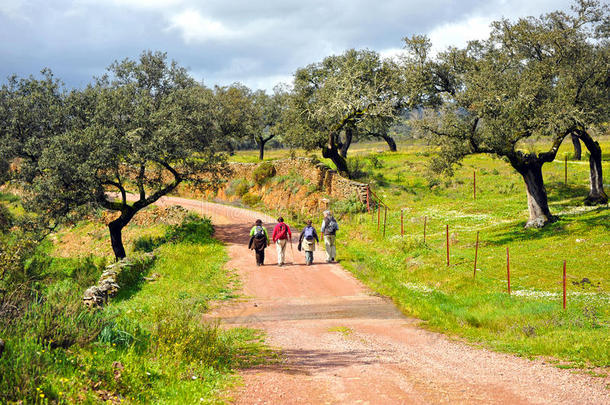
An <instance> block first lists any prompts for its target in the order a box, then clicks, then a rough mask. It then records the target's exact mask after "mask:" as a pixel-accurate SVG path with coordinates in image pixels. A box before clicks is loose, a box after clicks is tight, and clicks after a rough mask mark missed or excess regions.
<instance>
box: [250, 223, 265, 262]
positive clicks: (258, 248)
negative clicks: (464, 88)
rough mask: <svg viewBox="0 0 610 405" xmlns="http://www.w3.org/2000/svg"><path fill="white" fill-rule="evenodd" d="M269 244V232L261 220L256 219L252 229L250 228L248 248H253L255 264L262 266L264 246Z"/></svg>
mask: <svg viewBox="0 0 610 405" xmlns="http://www.w3.org/2000/svg"><path fill="white" fill-rule="evenodd" d="M267 246H269V234H268V233H267V230H266V229H265V227H264V226H263V221H261V220H260V219H257V220H256V222H255V224H254V226H253V227H252V229H250V243H249V244H248V249H254V252H255V256H256V265H257V266H262V265H263V264H264V263H265V248H266V247H267Z"/></svg>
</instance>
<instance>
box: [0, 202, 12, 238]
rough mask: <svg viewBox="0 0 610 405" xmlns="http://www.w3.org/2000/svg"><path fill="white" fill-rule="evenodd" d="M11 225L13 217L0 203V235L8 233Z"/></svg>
mask: <svg viewBox="0 0 610 405" xmlns="http://www.w3.org/2000/svg"><path fill="white" fill-rule="evenodd" d="M12 224H13V215H12V214H11V212H10V211H9V209H8V208H7V207H6V206H5V205H4V204H2V203H0V233H4V232H6V231H8V230H9V228H10V227H11V226H12Z"/></svg>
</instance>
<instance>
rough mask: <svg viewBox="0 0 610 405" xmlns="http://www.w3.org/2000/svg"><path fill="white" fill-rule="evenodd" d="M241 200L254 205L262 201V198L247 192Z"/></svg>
mask: <svg viewBox="0 0 610 405" xmlns="http://www.w3.org/2000/svg"><path fill="white" fill-rule="evenodd" d="M241 200H242V201H243V203H244V204H246V205H247V206H249V207H253V206H255V205H256V204H258V203H259V202H260V201H261V198H260V197H259V196H257V195H256V194H251V193H246V194H245V195H244V196H243V197H242V199H241Z"/></svg>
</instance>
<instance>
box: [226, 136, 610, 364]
mask: <svg viewBox="0 0 610 405" xmlns="http://www.w3.org/2000/svg"><path fill="white" fill-rule="evenodd" d="M601 146H602V149H603V150H604V151H605V153H604V163H603V166H604V171H605V173H606V176H609V175H610V153H609V151H610V140H608V139H607V138H606V139H604V140H602V142H601ZM571 147H572V146H571V143H566V144H564V145H562V147H561V149H560V151H559V153H558V155H557V160H556V161H555V162H552V163H549V164H546V165H545V166H544V168H543V172H544V176H545V184H546V188H547V191H548V196H549V204H550V208H551V212H552V213H553V214H555V215H559V217H560V220H559V221H558V222H556V223H553V224H550V225H548V226H547V227H545V228H543V229H539V230H536V229H524V228H523V226H524V224H525V222H526V220H527V217H528V214H527V200H526V194H525V190H524V187H525V186H524V183H523V180H522V179H521V177H520V176H519V175H518V174H517V173H516V172H515V171H514V170H513V169H512V168H511V167H510V166H509V165H508V164H507V163H506V162H504V161H503V160H501V159H495V158H491V157H489V156H484V155H479V156H472V157H469V158H467V159H466V160H465V161H464V162H463V166H462V167H461V168H459V169H457V170H456V173H455V176H454V177H452V178H443V177H434V176H430V175H429V174H428V173H427V168H426V166H427V162H428V160H429V158H430V157H429V154H428V152H427V149H426V148H425V147H424V146H423V145H417V144H414V143H408V144H399V151H398V152H397V153H389V152H385V150H386V149H387V148H386V147H385V145H384V144H381V143H375V144H356V145H354V147H353V148H352V149H350V155H351V156H352V158H351V162H350V164H352V165H353V166H352V167H360V169H361V170H362V171H363V177H362V178H361V179H359V180H360V181H362V182H365V183H370V184H371V186H372V189H373V190H374V191H375V192H376V193H377V194H378V195H379V196H380V198H381V199H382V200H383V201H384V202H385V203H386V204H387V205H388V207H389V210H388V213H387V225H386V237H385V238H384V237H383V235H382V232H383V216H384V212H382V213H381V219H382V225H381V226H380V230H379V231H378V230H377V216H376V214H375V213H373V214H366V213H362V214H354V215H344V216H343V218H342V225H343V226H342V229H341V232H340V236H339V239H338V240H339V244H340V248H339V258H340V259H341V260H342V264H343V265H344V266H345V267H346V268H348V269H349V270H350V271H351V272H353V273H354V274H355V275H356V276H357V277H358V278H359V279H361V280H362V281H364V282H365V283H366V284H367V285H369V286H370V287H371V288H373V289H374V290H375V291H377V292H379V293H382V294H384V295H387V296H389V297H392V298H393V299H394V300H395V302H396V303H397V305H398V306H399V307H400V308H401V309H402V310H403V311H404V312H405V313H406V314H408V315H412V316H415V317H418V318H420V319H422V320H423V321H424V323H423V324H424V325H425V326H426V327H428V328H430V329H433V330H437V331H441V332H444V333H448V334H450V335H453V336H459V337H463V338H466V339H467V340H468V341H470V342H475V343H481V344H484V345H486V346H487V347H491V348H493V349H495V350H501V351H507V352H512V353H517V354H520V355H524V356H548V357H550V358H553V359H554V360H551V361H556V362H558V363H559V364H560V366H562V367H608V366H610V292H609V289H610V278H609V276H610V232H609V230H610V210H609V209H608V207H607V206H603V207H585V206H583V205H582V201H583V199H584V198H585V196H586V194H587V190H588V159H587V158H586V156H584V153H583V160H582V161H572V160H569V161H568V184H567V185H564V183H563V181H564V160H563V159H564V156H565V155H568V156H571V153H572V149H571ZM282 153H283V154H282ZM296 153H297V154H302V152H301V151H296ZM288 154H289V152H288V151H283V152H282V151H273V152H271V153H268V156H269V157H287V156H288ZM252 157H254V158H255V157H256V155H254V154H252V153H248V152H240V153H238V155H237V157H236V160H240V161H253V159H252ZM318 157H319V156H318ZM473 172H476V177H477V198H476V200H475V199H474V198H473ZM606 191H607V192H608V191H610V186H606ZM345 207H346V205H345V204H338V205H337V206H336V211H342V210H343V211H344V210H345ZM401 210H403V215H404V231H405V235H404V237H403V236H401V234H400V232H401V231H400V212H401ZM424 219H426V225H427V235H426V241H425V243H424V240H423V226H424ZM446 225H448V226H449V234H450V265H449V266H447V263H446V250H445V230H446ZM299 226H300V224H299ZM477 232H479V238H480V243H479V252H478V263H477V271H476V278H474V277H473V272H474V253H475V252H474V251H475V240H476V233H477ZM507 248H509V250H510V263H511V288H512V294H511V295H510V296H509V295H508V294H507V281H506V278H507V277H506V272H507V270H506V249H507ZM563 260H566V262H567V278H568V286H567V290H568V298H567V301H568V302H567V310H565V311H564V310H563V309H562V265H563ZM598 372H599V370H598ZM602 373H606V371H602Z"/></svg>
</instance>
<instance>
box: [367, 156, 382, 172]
mask: <svg viewBox="0 0 610 405" xmlns="http://www.w3.org/2000/svg"><path fill="white" fill-rule="evenodd" d="M368 159H369V163H370V165H371V166H372V167H373V168H375V169H381V168H382V167H383V162H382V161H381V160H379V158H378V157H377V156H375V155H369V156H368Z"/></svg>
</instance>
